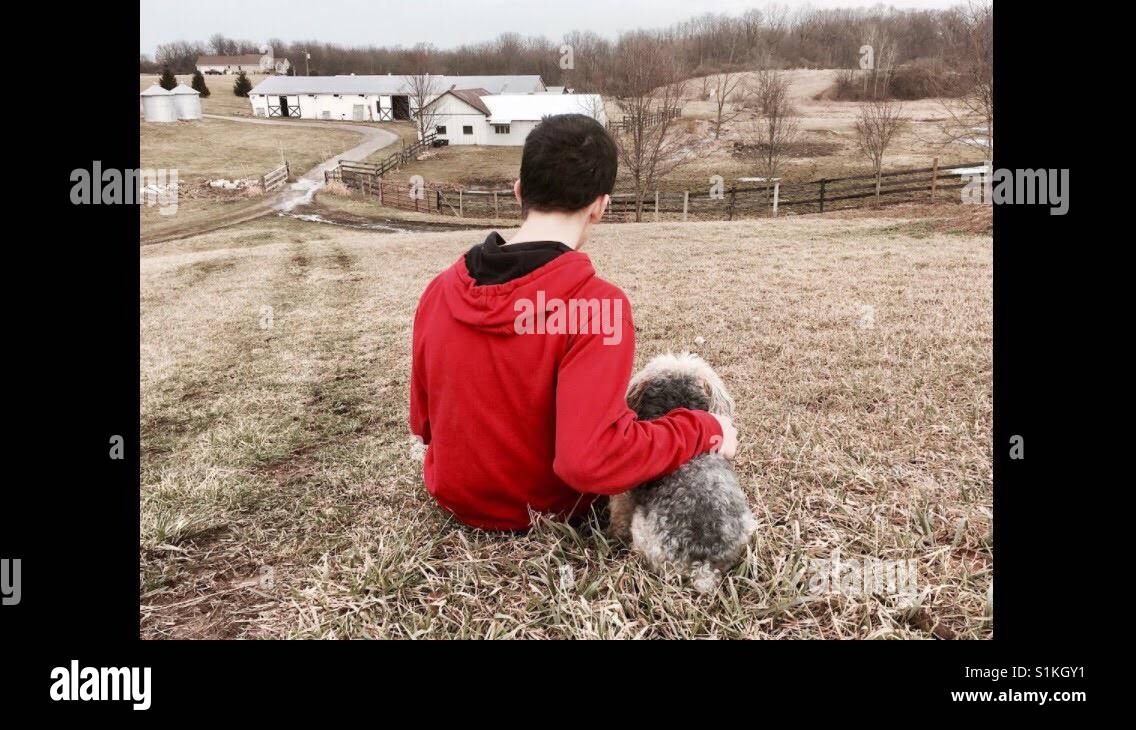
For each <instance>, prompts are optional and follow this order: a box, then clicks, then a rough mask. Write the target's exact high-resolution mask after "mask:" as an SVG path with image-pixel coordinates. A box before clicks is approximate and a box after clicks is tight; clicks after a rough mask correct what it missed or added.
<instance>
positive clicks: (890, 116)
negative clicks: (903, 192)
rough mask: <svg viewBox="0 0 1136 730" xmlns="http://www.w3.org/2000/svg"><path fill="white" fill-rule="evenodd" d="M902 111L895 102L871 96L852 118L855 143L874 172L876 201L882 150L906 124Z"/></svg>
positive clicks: (883, 150)
mask: <svg viewBox="0 0 1136 730" xmlns="http://www.w3.org/2000/svg"><path fill="white" fill-rule="evenodd" d="M902 111H903V105H902V104H900V103H899V102H896V101H893V100H891V99H872V100H871V101H866V102H864V103H863V104H861V105H860V113H859V115H858V116H857V117H856V145H857V146H858V147H859V149H860V152H861V153H862V154H863V155H864V156H865V157H867V158H868V159H869V160H871V162H872V169H873V171H874V172H875V174H876V200H877V201H878V200H879V198H880V181H881V179H882V168H883V161H884V153H885V152H887V149H888V147H890V146H891V143H892V141H893V140H894V139H895V135H896V134H898V133H899V131H900V130H902V129H903V128H904V126H905V125H906V124H907V119H906V118H905V117H904V116H903V115H902Z"/></svg>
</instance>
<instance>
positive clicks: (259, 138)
mask: <svg viewBox="0 0 1136 730" xmlns="http://www.w3.org/2000/svg"><path fill="white" fill-rule="evenodd" d="M140 127H141V132H140V141H139V154H140V159H141V164H142V168H143V169H176V170H177V171H178V206H177V210H176V211H175V212H174V214H173V215H165V214H163V213H162V211H161V210H160V208H159V207H158V206H145V205H143V206H140V208H139V221H140V226H141V233H142V237H143V238H144V239H145V238H149V237H151V236H159V235H164V234H166V233H169V232H172V231H180V230H193V229H196V228H199V227H200V226H202V225H204V224H208V223H210V222H212V221H219V220H224V219H227V218H228V217H230V216H241V215H246V214H248V213H250V212H252V211H254V210H255V209H257V208H258V207H263V205H264V196H263V195H261V194H260V192H259V188H256V189H253V190H224V189H216V188H210V187H208V186H207V185H206V181H208V180H215V179H226V180H232V179H236V178H244V179H251V180H256V179H257V178H259V177H260V176H261V175H263V174H264V173H266V172H268V171H269V170H272V169H274V168H276V167H279V166H280V164H281V160H288V161H289V162H290V163H291V165H292V173H293V175H294V176H299V175H302V174H303V173H305V172H307V171H308V170H309V169H311V168H312V167H315V166H316V165H317V164H318V163H320V162H322V161H323V160H325V159H327V158H328V157H331V156H333V155H335V154H338V153H339V152H342V151H343V150H344V149H347V148H350V147H353V146H355V145H356V144H358V143H359V140H360V135H359V134H358V133H357V132H352V131H349V130H346V129H344V130H336V129H323V128H316V127H295V128H289V127H288V126H287V125H263V124H246V123H242V122H229V121H224V120H220V119H202V120H200V121H181V122H176V123H167V124H159V123H152V122H150V123H148V122H141V123H140Z"/></svg>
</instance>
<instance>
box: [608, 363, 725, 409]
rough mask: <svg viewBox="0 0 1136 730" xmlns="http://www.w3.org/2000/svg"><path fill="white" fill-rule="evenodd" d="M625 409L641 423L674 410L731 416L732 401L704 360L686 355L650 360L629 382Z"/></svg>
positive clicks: (720, 381) (716, 375)
mask: <svg viewBox="0 0 1136 730" xmlns="http://www.w3.org/2000/svg"><path fill="white" fill-rule="evenodd" d="M627 405H628V406H630V407H631V410H633V411H635V413H636V414H638V416H639V418H642V419H644V420H649V419H652V418H658V417H659V416H664V415H666V414H667V413H668V412H670V411H672V410H674V409H675V408H690V409H692V410H700V411H710V412H711V413H717V414H718V415H720V416H730V417H733V415H734V399H733V398H731V397H730V394H729V393H728V392H726V386H725V385H723V384H722V380H721V378H719V377H718V374H717V373H715V372H714V370H713V368H711V367H710V366H709V365H708V364H707V363H706V361H705V360H703V359H702V358H700V357H698V355H693V354H691V353H689V352H684V353H681V354H679V355H674V354H672V353H667V354H665V355H658V356H656V357H654V358H652V359H651V361H650V362H648V363H647V366H646V367H644V368H643V369H642V370H640V371H639V372H638V373H636V374H635V377H633V378H632V379H631V384H630V385H629V386H628V389H627Z"/></svg>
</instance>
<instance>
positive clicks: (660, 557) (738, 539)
mask: <svg viewBox="0 0 1136 730" xmlns="http://www.w3.org/2000/svg"><path fill="white" fill-rule="evenodd" d="M628 404H629V405H630V406H631V408H632V410H634V411H635V412H636V414H637V415H638V416H639V418H641V419H645V420H650V419H652V418H658V417H659V416H662V415H665V414H667V413H669V412H670V411H672V410H674V409H675V408H690V409H697V410H705V411H710V412H711V413H718V414H720V415H732V414H733V408H734V403H733V400H732V399H731V398H730V396H729V394H728V393H727V392H726V390H725V387H724V386H723V385H722V382H721V380H719V378H718V376H717V375H716V374H715V373H714V371H713V370H712V369H710V366H709V365H707V364H706V363H705V361H703V360H702V359H701V358H699V357H697V356H695V355H689V354H683V355H677V356H676V355H669V354H668V355H660V356H659V357H656V358H654V359H652V360H651V362H649V363H648V364H647V367H645V368H644V369H643V370H642V371H641V372H640V373H638V374H637V375H636V376H635V378H634V379H633V381H632V383H631V387H630V389H629V392H628ZM621 501H622V502H624V503H623V504H619V503H617V502H615V501H613V514H614V513H615V512H616V511H618V512H621V513H624V514H626V516H627V518H629V520H630V524H629V526H628V527H629V528H630V533H631V538H632V541H633V544H634V546H635V548H636V549H637V550H639V551H640V552H642V553H643V554H644V556H645V557H646V558H647V560H648V562H649V563H650V564H651V565H652V566H654V567H656V568H661V567H662V566H663V565H666V564H670V565H673V566H676V567H678V568H680V569H681V570H684V571H685V572H686V573H688V574H689V575H691V576H692V577H693V578H695V585H696V587H698V588H699V589H701V590H707V589H710V588H711V587H712V586H713V584H714V582H716V577H717V574H718V572H720V571H725V570H729V569H730V568H731V567H733V565H734V564H735V563H737V561H738V559H739V557H740V556H741V553H742V551H743V550H744V549H745V545H746V543H747V542H748V541H749V537H750V535H751V534H752V533H753V530H754V528H755V522H754V519H753V514H752V513H751V512H750V509H749V505H748V504H747V503H746V499H745V494H744V493H743V492H742V490H741V488H740V487H739V486H738V483H737V477H736V476H735V475H734V470H733V468H732V467H731V466H730V463H729V462H728V461H727V460H726V459H724V458H722V457H721V456H718V455H717V454H703V455H701V456H698V457H695V458H694V459H692V460H690V461H689V462H687V463H686V464H684V465H683V466H681V467H679V468H678V469H677V470H676V471H674V472H672V473H671V474H668V475H667V476H665V477H662V478H661V479H656V480H654V481H651V482H648V483H646V484H643V485H640V486H639V487H636V488H635V489H633V490H631V492H628V493H627V497H626V500H625V501H623V500H621Z"/></svg>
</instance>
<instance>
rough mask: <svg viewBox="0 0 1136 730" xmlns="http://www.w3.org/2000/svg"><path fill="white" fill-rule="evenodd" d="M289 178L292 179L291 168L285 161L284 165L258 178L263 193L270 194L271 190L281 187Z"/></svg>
mask: <svg viewBox="0 0 1136 730" xmlns="http://www.w3.org/2000/svg"><path fill="white" fill-rule="evenodd" d="M290 177H292V166H291V164H290V163H289V162H288V161H287V160H285V162H284V164H283V165H281V166H280V167H278V168H276V169H275V170H271V171H269V172H266V173H264V174H263V175H261V176H260V187H261V188H262V189H263V190H264V192H266V193H271V192H272V191H273V190H276V189H277V188H279V187H283V186H284V185H285V184H286V183H287V182H288V178H290Z"/></svg>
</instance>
